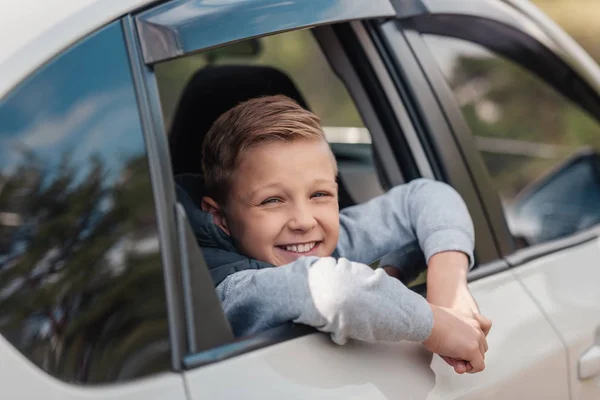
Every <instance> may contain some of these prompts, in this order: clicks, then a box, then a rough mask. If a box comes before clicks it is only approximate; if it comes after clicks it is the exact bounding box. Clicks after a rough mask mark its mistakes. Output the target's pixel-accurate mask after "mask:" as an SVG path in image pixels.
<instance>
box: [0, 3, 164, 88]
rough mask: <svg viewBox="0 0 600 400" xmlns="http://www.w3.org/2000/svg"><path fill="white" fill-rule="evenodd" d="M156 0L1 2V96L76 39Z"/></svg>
mask: <svg viewBox="0 0 600 400" xmlns="http://www.w3.org/2000/svg"><path fill="white" fill-rule="evenodd" d="M154 1H155V0H44V1H40V0H18V1H2V2H0V38H2V40H0V98H2V97H4V95H5V94H6V93H8V92H9V91H10V90H11V89H12V88H13V87H15V86H16V85H17V84H18V83H19V82H21V81H22V80H23V79H24V78H26V77H27V76H28V75H30V74H31V73H33V72H34V71H35V70H36V69H37V68H39V67H40V66H41V65H43V64H44V63H45V62H47V61H48V60H49V59H51V58H52V57H54V56H55V55H57V54H58V53H60V52H61V51H63V50H65V49H67V48H68V47H69V46H70V45H72V44H73V43H75V42H76V41H78V40H80V39H82V38H84V37H86V36H88V35H89V34H90V33H91V32H93V31H95V30H97V29H98V28H100V27H102V26H104V25H106V24H108V23H109V22H112V21H114V20H116V19H118V18H120V17H122V16H123V15H125V14H127V13H128V12H130V11H132V10H135V9H137V8H140V7H143V6H145V5H148V4H150V3H152V2H154ZM9 38H10V39H9ZM42 38H43V39H42Z"/></svg>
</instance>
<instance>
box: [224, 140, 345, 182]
mask: <svg viewBox="0 0 600 400" xmlns="http://www.w3.org/2000/svg"><path fill="white" fill-rule="evenodd" d="M329 163H331V165H332V166H333V174H334V179H335V175H337V164H336V161H335V156H334V155H333V152H332V151H331V148H330V147H329V144H328V143H327V141H325V140H324V139H323V140H314V139H310V140H307V139H298V140H292V141H282V140H278V141H272V142H267V143H261V144H258V145H256V146H253V147H252V148H250V149H248V150H247V151H245V152H244V153H242V154H241V157H240V159H239V162H238V163H237V167H236V171H235V173H236V174H240V173H241V174H248V173H250V174H257V173H258V174H260V175H267V176H269V175H277V174H278V173H286V172H287V173H289V172H290V171H294V170H296V169H298V168H302V171H298V172H309V171H312V172H316V171H320V172H322V173H323V174H322V175H327V173H328V172H329V171H331V170H329V168H323V167H324V164H329ZM328 170H329V171H328ZM319 175H321V174H319Z"/></svg>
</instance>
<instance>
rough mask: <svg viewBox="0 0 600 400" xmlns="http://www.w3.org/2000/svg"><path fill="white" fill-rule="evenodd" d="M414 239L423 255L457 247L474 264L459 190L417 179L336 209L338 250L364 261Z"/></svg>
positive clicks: (468, 222) (471, 233)
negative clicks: (364, 201)
mask: <svg viewBox="0 0 600 400" xmlns="http://www.w3.org/2000/svg"><path fill="white" fill-rule="evenodd" d="M415 243H418V245H419V247H420V248H421V249H422V251H423V253H424V255H425V260H426V262H427V263H428V264H429V261H430V259H431V257H432V256H433V255H434V254H436V253H440V252H445V251H458V252H462V253H464V254H465V255H466V256H467V257H468V265H469V266H472V265H473V249H474V230H473V222H472V220H471V217H470V215H469V212H468V210H467V207H466V205H465V203H464V201H463V200H462V198H461V197H460V195H459V194H458V193H457V192H456V191H455V190H454V189H453V188H452V187H451V186H449V185H446V184H445V183H442V182H438V181H433V180H428V179H416V180H413V181H411V182H409V183H407V184H404V185H400V186H396V187H394V188H392V189H391V190H390V191H388V192H387V193H386V194H384V195H382V196H378V197H376V198H374V199H372V200H370V201H368V202H366V203H364V204H360V205H357V206H354V207H349V208H347V209H344V210H342V211H341V212H340V239H339V242H338V247H337V250H338V252H339V254H340V255H341V256H343V257H347V258H349V259H352V260H356V261H359V262H363V263H370V262H373V261H374V260H376V259H378V258H380V257H382V256H384V255H387V254H390V253H393V252H394V251H397V250H399V249H402V248H404V247H406V246H410V245H411V244H415Z"/></svg>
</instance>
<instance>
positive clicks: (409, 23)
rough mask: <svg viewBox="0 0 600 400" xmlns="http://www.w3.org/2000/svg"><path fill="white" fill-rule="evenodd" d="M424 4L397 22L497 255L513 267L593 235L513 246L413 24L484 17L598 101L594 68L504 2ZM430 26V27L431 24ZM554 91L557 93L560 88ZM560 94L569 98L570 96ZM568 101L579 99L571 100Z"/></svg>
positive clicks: (597, 230)
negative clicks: (486, 220) (430, 7)
mask: <svg viewBox="0 0 600 400" xmlns="http://www.w3.org/2000/svg"><path fill="white" fill-rule="evenodd" d="M428 3H430V4H435V5H436V8H437V11H436V12H434V13H430V14H427V15H420V16H417V17H415V18H411V19H407V20H404V21H402V22H401V24H402V26H403V27H404V29H405V32H406V36H407V38H408V41H409V43H410V46H411V48H412V50H413V51H414V53H415V54H416V56H417V59H418V60H419V63H420V66H421V68H422V70H423V71H424V73H425V75H426V79H427V80H428V82H429V84H430V86H431V87H432V90H433V92H434V94H435V96H436V98H437V99H438V102H439V104H440V105H441V107H442V108H443V110H444V113H445V115H446V118H447V120H448V123H449V125H450V126H451V128H452V130H453V132H454V135H455V137H456V140H457V142H458V143H459V145H460V147H461V151H462V154H463V157H464V162H465V163H466V164H467V166H468V168H469V171H470V173H471V174H472V177H473V180H474V184H475V185H476V187H477V189H478V191H479V192H480V195H481V197H482V201H483V203H484V207H485V209H486V212H487V214H488V215H489V216H490V225H491V229H492V230H493V232H494V236H495V238H496V240H497V243H498V245H499V251H500V256H501V257H504V258H505V259H506V260H507V262H508V263H509V264H510V266H518V265H522V264H524V263H526V262H528V261H531V260H533V259H536V258H539V257H542V256H545V255H548V254H551V253H554V252H557V251H560V250H563V249H566V248H570V247H574V246H577V245H580V244H582V243H585V242H587V241H589V240H592V239H594V238H597V237H599V235H600V225H599V226H595V227H592V228H590V229H587V230H584V231H580V232H576V233H574V234H572V235H569V236H566V237H564V238H560V239H557V240H554V241H550V242H545V243H540V244H536V245H532V246H529V247H527V248H524V249H519V250H516V248H515V246H514V241H513V238H512V235H511V233H510V231H509V229H508V224H507V221H506V218H505V215H504V211H503V209H502V206H501V204H500V201H499V196H498V194H497V192H496V191H495V189H494V188H493V187H492V185H491V178H490V177H489V173H488V171H487V167H486V166H485V164H484V162H483V158H482V156H481V154H480V152H479V150H478V149H477V148H476V146H475V142H474V138H473V135H472V133H471V129H470V127H469V126H468V124H467V122H466V120H465V119H464V117H463V114H462V111H461V109H460V106H459V105H458V103H457V101H456V99H455V97H454V95H453V93H452V90H451V89H450V87H449V85H448V83H447V81H446V79H445V77H444V76H443V74H442V72H441V70H440V68H439V66H438V64H437V61H436V60H435V58H434V57H433V55H432V53H431V50H430V49H429V47H428V46H427V44H426V43H425V41H424V40H423V38H422V36H421V34H422V33H429V32H423V26H422V25H420V24H419V22H420V19H421V20H423V19H426V18H431V17H432V16H433V17H435V16H443V17H444V18H450V19H451V18H461V19H462V21H463V23H464V22H465V21H466V18H472V19H473V20H477V21H482V20H483V21H488V22H490V23H492V24H497V26H502V27H505V28H508V29H512V30H514V31H515V32H518V34H520V35H521V38H526V40H527V42H525V43H519V42H517V43H519V44H520V45H522V46H527V47H528V48H529V49H531V48H532V45H534V44H535V45H534V46H533V49H538V51H537V52H536V54H535V56H536V57H538V58H543V59H544V62H545V63H551V62H554V63H556V64H557V67H560V68H566V69H567V70H568V72H569V73H570V74H572V75H571V77H572V78H573V79H576V80H577V81H578V83H580V84H581V85H587V87H586V88H585V90H588V91H592V92H593V94H595V96H597V97H598V98H599V99H600V91H599V90H598V88H600V81H599V80H597V79H596V78H597V76H598V74H597V73H596V72H598V71H595V70H591V71H589V69H590V68H589V66H588V65H586V63H584V62H582V60H581V57H575V56H573V57H570V54H569V48H568V46H564V45H563V46H561V45H560V43H557V42H556V41H555V40H554V37H556V35H555V34H554V35H553V36H550V35H546V33H545V32H550V33H554V31H556V30H557V28H555V27H553V26H550V27H544V28H546V29H545V31H542V30H541V28H540V26H539V24H540V22H538V21H535V22H534V21H533V20H531V19H529V15H527V14H525V13H521V12H520V10H519V11H517V10H515V9H513V8H511V7H510V6H508V5H506V4H504V3H501V2H498V1H493V0H484V1H482V2H481V3H479V4H478V7H477V8H472V9H469V8H468V7H466V6H465V4H464V2H461V1H459V0H450V1H439V0H428ZM499 4H501V6H499ZM429 25H431V21H429ZM434 25H435V24H434ZM430 27H431V26H430ZM433 29H434V30H435V29H436V27H434V28H433ZM436 34H438V35H441V36H444V35H445V36H447V37H454V38H459V39H462V40H466V41H468V42H472V43H474V44H477V45H480V46H483V47H485V48H486V49H488V50H490V51H492V52H494V53H496V54H497V53H498V51H496V50H494V49H490V48H489V47H488V46H486V44H485V43H482V42H481V41H478V39H477V37H468V36H467V34H466V33H465V32H451V31H448V32H444V33H443V35H442V34H441V33H436ZM485 36H486V40H489V32H486V35H485ZM563 42H564V41H563ZM575 50H577V49H575ZM501 55H502V56H504V57H506V58H507V59H509V60H510V61H512V62H514V63H516V64H518V65H520V66H521V67H522V68H525V69H526V70H528V71H530V72H531V73H533V74H534V75H536V76H538V77H539V78H540V79H542V81H544V83H546V84H547V85H549V86H551V87H553V88H556V87H555V86H556V85H553V84H551V83H550V82H548V80H547V79H545V78H544V77H542V76H540V75H539V74H538V73H537V72H535V71H532V70H531V68H529V67H528V66H527V65H523V63H522V62H519V60H518V59H517V60H516V59H514V58H512V57H510V56H507V54H501ZM584 61H585V60H584ZM596 67H597V66H596ZM585 71H588V72H589V73H584V72H585ZM556 90H558V89H556ZM558 91H559V92H560V93H561V94H562V91H560V90H558ZM563 95H565V94H563ZM565 96H566V95H565ZM566 97H567V98H568V99H570V100H572V101H574V100H573V99H572V97H571V96H566ZM574 102H575V103H579V102H577V101H574ZM593 107H595V108H596V109H598V108H597V107H600V102H599V103H598V105H594V106H593ZM584 109H587V107H584ZM597 116H598V113H596V115H595V117H596V119H598V117H597Z"/></svg>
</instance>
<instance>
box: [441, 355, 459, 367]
mask: <svg viewBox="0 0 600 400" xmlns="http://www.w3.org/2000/svg"><path fill="white" fill-rule="evenodd" d="M440 357H442V360H444V361H446V364H448V365H449V366H451V367H454V365H455V364H456V363H455V360H454V358H452V357H446V356H440Z"/></svg>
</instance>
